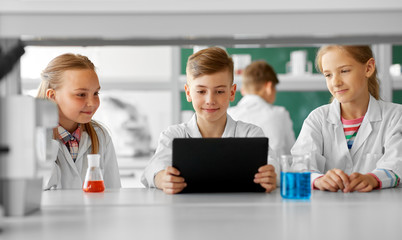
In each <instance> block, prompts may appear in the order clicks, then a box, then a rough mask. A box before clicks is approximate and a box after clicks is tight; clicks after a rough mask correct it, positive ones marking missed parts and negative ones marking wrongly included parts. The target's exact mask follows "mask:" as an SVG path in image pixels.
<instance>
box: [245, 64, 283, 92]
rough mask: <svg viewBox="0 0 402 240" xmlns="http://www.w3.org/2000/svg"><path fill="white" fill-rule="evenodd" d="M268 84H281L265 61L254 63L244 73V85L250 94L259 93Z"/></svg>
mask: <svg viewBox="0 0 402 240" xmlns="http://www.w3.org/2000/svg"><path fill="white" fill-rule="evenodd" d="M267 82H272V83H273V86H276V84H278V83H279V80H278V77H277V76H276V73H275V71H274V69H273V68H272V67H271V66H270V65H269V64H268V63H267V62H266V61H264V60H260V61H254V62H252V63H251V64H250V65H248V66H247V67H246V69H245V70H244V72H243V79H242V84H243V87H244V88H245V89H246V90H247V91H249V92H258V91H259V89H261V88H262V87H263V86H264V85H265V84H266V83H267Z"/></svg>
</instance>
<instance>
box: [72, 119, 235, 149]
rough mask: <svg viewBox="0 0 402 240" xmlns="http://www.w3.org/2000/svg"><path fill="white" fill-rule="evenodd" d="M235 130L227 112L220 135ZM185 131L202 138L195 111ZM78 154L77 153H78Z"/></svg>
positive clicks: (232, 134)
mask: <svg viewBox="0 0 402 240" xmlns="http://www.w3.org/2000/svg"><path fill="white" fill-rule="evenodd" d="M235 131H236V121H234V120H233V118H232V117H230V116H229V114H226V126H225V130H224V131H223V134H222V137H233V136H234V135H235ZM186 132H187V133H188V134H189V135H190V137H191V138H202V135H201V132H200V129H199V128H198V125H197V114H196V113H195V114H194V115H193V117H192V118H191V119H190V121H188V122H187V124H186ZM78 154H79V153H78Z"/></svg>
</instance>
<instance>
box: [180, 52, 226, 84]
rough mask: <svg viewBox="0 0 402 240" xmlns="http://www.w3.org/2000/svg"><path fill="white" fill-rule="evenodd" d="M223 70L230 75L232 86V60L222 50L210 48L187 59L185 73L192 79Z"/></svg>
mask: <svg viewBox="0 0 402 240" xmlns="http://www.w3.org/2000/svg"><path fill="white" fill-rule="evenodd" d="M224 70H228V71H229V73H231V75H232V82H231V84H233V60H232V58H231V57H230V56H229V55H228V54H227V52H226V51H225V50H223V49H222V48H219V47H210V48H206V49H202V50H200V51H198V52H196V53H194V54H192V55H191V56H190V57H188V61H187V67H186V73H187V75H190V76H192V77H193V78H197V77H200V76H202V75H205V74H208V75H209V74H214V73H217V72H221V71H224Z"/></svg>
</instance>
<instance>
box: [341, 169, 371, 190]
mask: <svg viewBox="0 0 402 240" xmlns="http://www.w3.org/2000/svg"><path fill="white" fill-rule="evenodd" d="M349 180H350V184H349V186H348V187H347V188H346V189H345V191H344V192H353V191H359V192H370V191H372V190H373V189H375V188H376V187H378V181H377V179H375V177H373V176H372V175H370V174H361V173H357V172H355V173H352V174H350V177H349Z"/></svg>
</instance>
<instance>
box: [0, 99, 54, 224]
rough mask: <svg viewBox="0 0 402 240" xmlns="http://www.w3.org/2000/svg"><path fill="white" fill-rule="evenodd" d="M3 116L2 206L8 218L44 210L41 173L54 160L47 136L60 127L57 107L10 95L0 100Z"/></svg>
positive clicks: (0, 124) (0, 143)
mask: <svg viewBox="0 0 402 240" xmlns="http://www.w3.org/2000/svg"><path fill="white" fill-rule="evenodd" d="M0 116H1V117H0V133H1V134H0V146H2V149H3V150H2V152H1V153H0V205H2V206H3V208H4V213H5V215H6V216H23V215H25V214H28V213H30V212H33V211H35V210H37V209H39V208H40V203H41V196H42V177H41V176H40V175H39V174H38V173H39V170H40V168H41V166H43V165H44V164H45V162H46V160H47V159H48V158H50V159H51V160H54V159H52V158H53V157H54V154H53V156H52V154H50V153H49V151H51V150H52V149H51V147H50V146H51V144H50V141H51V139H49V138H46V136H49V134H47V133H48V131H52V128H54V127H56V126H57V123H58V112H57V106H56V104H54V103H53V102H51V101H48V100H44V99H36V98H32V97H29V96H23V95H10V96H6V97H1V98H0ZM50 134H51V133H50ZM50 136H51V135H50ZM40 137H41V138H40ZM45 143H48V144H45ZM41 153H45V154H41ZM50 159H48V160H50Z"/></svg>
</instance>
